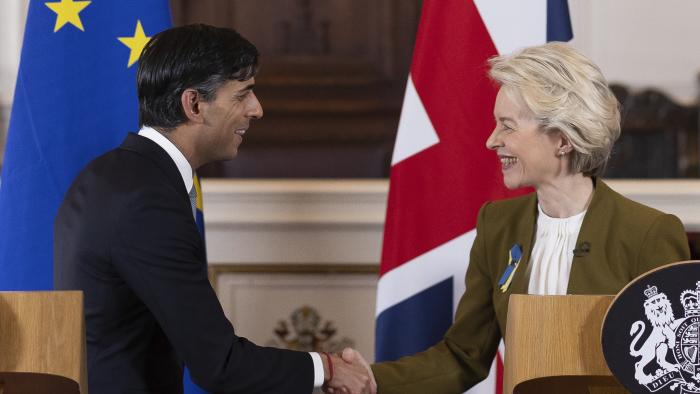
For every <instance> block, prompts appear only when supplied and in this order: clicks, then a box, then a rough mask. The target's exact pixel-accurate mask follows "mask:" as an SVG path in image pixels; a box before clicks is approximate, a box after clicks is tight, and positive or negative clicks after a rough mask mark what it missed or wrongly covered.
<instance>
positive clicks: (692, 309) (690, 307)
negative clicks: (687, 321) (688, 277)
mask: <svg viewBox="0 0 700 394" xmlns="http://www.w3.org/2000/svg"><path fill="white" fill-rule="evenodd" d="M699 301H700V281H698V282H696V283H695V290H684V291H683V292H682V293H681V305H683V309H684V310H685V317H690V316H700V303H699Z"/></svg>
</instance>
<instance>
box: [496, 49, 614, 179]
mask: <svg viewBox="0 0 700 394" xmlns="http://www.w3.org/2000/svg"><path fill="white" fill-rule="evenodd" d="M489 65H490V66H491V69H490V71H489V76H490V77H491V79H493V80H494V81H496V82H497V83H498V84H499V85H501V88H503V89H506V93H507V94H509V95H511V96H513V95H515V97H514V98H516V99H520V101H521V102H522V103H524V104H525V105H526V106H527V107H528V109H529V110H530V111H532V113H533V114H534V115H535V118H536V119H537V121H538V122H539V123H540V125H541V126H542V128H543V130H545V131H546V132H554V131H560V132H561V133H562V134H564V136H565V137H566V138H567V139H568V140H569V141H570V142H571V145H572V146H573V152H571V160H570V164H571V167H570V170H571V171H572V172H574V173H579V172H582V173H583V174H584V175H587V176H598V175H601V174H602V172H603V171H604V170H605V165H606V163H607V161H608V158H609V157H610V152H611V151H612V147H613V144H614V143H615V141H617V139H618V137H619V136H620V110H619V104H618V101H617V99H616V98H615V95H614V94H613V93H612V91H611V90H610V88H609V87H608V83H607V82H606V80H605V77H603V74H602V73H601V71H600V69H599V68H598V66H596V65H595V64H593V62H591V61H590V60H589V59H588V58H587V57H585V56H583V55H582V54H581V53H579V52H577V51H576V50H574V49H573V48H572V47H570V46H569V45H567V44H564V43H561V42H550V43H548V44H545V45H540V46H536V47H530V48H525V49H523V50H522V51H520V52H518V53H515V54H513V55H504V56H496V57H493V58H491V59H489Z"/></svg>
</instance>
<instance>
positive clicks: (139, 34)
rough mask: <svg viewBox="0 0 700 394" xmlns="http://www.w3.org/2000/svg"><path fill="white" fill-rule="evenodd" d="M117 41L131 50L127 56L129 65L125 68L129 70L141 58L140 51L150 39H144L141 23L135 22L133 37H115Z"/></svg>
mask: <svg viewBox="0 0 700 394" xmlns="http://www.w3.org/2000/svg"><path fill="white" fill-rule="evenodd" d="M117 39H118V40H119V42H121V43H122V44H124V45H126V46H127V47H129V49H131V54H130V55H129V64H127V66H126V67H127V68H129V67H131V66H132V65H133V64H134V63H136V61H138V60H139V56H141V51H143V47H145V46H146V44H147V43H148V41H149V40H150V39H151V37H146V34H145V33H144V32H143V26H141V21H140V20H137V21H136V30H135V31H134V36H133V37H117Z"/></svg>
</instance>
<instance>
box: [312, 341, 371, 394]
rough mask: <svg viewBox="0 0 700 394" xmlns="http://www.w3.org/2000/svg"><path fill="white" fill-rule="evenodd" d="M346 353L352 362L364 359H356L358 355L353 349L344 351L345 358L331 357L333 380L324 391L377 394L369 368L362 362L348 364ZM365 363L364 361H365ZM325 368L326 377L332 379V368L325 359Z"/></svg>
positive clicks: (344, 393) (324, 387)
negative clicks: (331, 368) (331, 372)
mask: <svg viewBox="0 0 700 394" xmlns="http://www.w3.org/2000/svg"><path fill="white" fill-rule="evenodd" d="M345 352H348V354H347V358H348V359H351V360H357V359H358V358H359V359H362V356H359V353H358V356H359V357H355V356H354V353H356V352H355V351H354V350H352V349H345V350H344V351H343V358H340V357H337V356H334V355H329V356H330V358H331V362H332V364H333V379H331V380H328V381H326V382H325V383H324V385H323V391H324V392H326V393H335V394H338V393H342V394H346V393H347V394H376V392H377V385H376V384H375V383H374V377H373V376H372V371H371V370H370V369H368V368H369V366H367V367H365V365H366V362H365V365H363V364H362V363H361V362H359V361H358V362H354V363H353V362H346V361H345V360H344V358H345ZM363 361H364V359H363ZM323 368H324V372H325V376H326V377H327V378H328V377H330V367H329V365H328V359H327V358H325V357H324V358H323Z"/></svg>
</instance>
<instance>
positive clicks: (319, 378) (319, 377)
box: [309, 352, 325, 388]
mask: <svg viewBox="0 0 700 394" xmlns="http://www.w3.org/2000/svg"><path fill="white" fill-rule="evenodd" d="M309 354H310V355H311V360H312V361H313V362H314V388H316V387H321V386H323V381H324V379H325V374H324V373H323V361H322V360H321V355H320V354H318V353H315V352H309Z"/></svg>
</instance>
